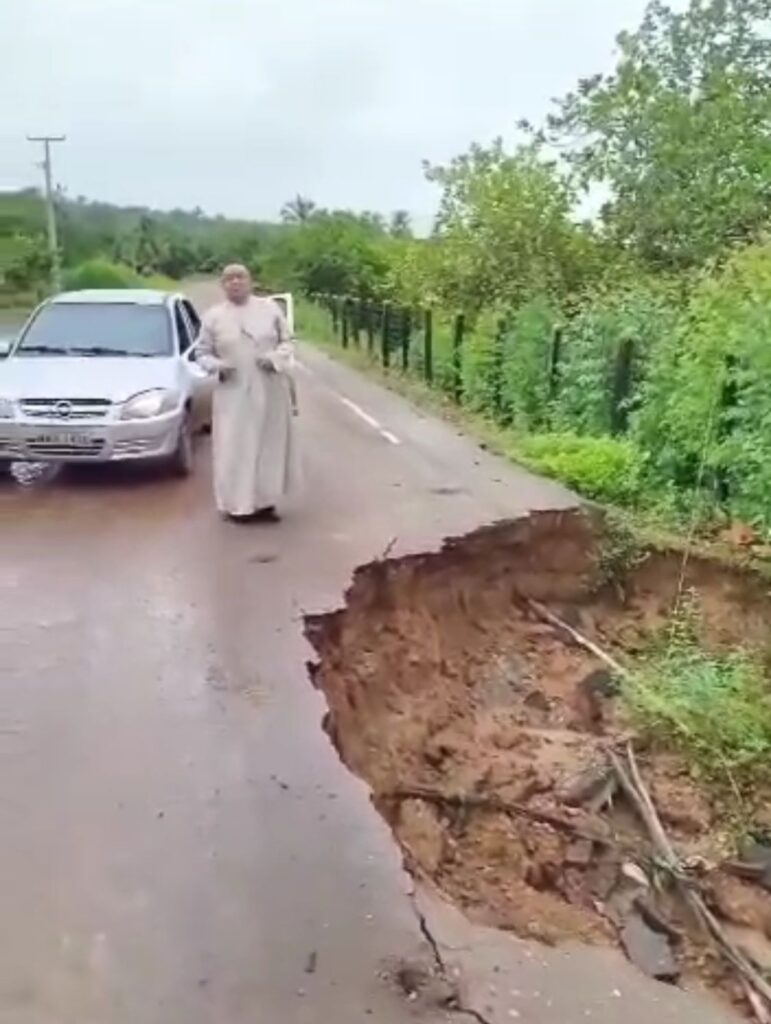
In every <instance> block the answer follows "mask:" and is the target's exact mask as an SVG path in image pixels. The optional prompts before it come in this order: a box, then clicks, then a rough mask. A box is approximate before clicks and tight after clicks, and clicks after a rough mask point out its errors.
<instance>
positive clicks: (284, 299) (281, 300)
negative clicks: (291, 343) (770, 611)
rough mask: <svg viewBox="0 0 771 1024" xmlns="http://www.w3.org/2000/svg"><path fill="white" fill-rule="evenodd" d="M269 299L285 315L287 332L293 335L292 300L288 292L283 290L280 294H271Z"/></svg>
mask: <svg viewBox="0 0 771 1024" xmlns="http://www.w3.org/2000/svg"><path fill="white" fill-rule="evenodd" d="M270 297H271V299H273V301H274V302H275V303H276V304H277V305H278V306H279V307H280V308H281V312H282V313H283V314H284V316H285V317H286V322H287V323H288V324H289V333H290V334H291V336H292V337H294V300H293V298H292V296H291V294H290V293H289V292H283V293H282V294H280V295H271V296H270Z"/></svg>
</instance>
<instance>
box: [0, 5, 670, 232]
mask: <svg viewBox="0 0 771 1024" xmlns="http://www.w3.org/2000/svg"><path fill="white" fill-rule="evenodd" d="M676 6H678V7H682V6H683V2H677V3H676ZM644 7H645V0H0V38H2V58H1V59H0V185H2V186H6V187H8V186H15V185H26V184H31V183H35V182H36V181H37V175H38V173H39V172H38V171H37V170H36V169H35V167H34V159H35V156H36V154H35V152H34V150H33V148H32V147H31V146H30V145H29V144H28V143H26V142H25V141H24V136H25V135H26V133H27V132H31V133H34V134H40V133H44V132H49V133H54V132H62V133H64V132H66V133H67V136H68V140H67V142H66V143H65V144H64V145H62V146H59V147H57V150H56V180H57V181H58V182H59V183H61V184H62V185H63V186H64V187H66V189H67V190H68V192H69V193H70V194H72V195H78V194H84V195H87V196H89V197H92V198H102V199H109V200H112V201H116V202H136V203H143V204H144V203H146V204H149V205H153V206H157V207H173V206H184V207H194V206H197V205H199V206H202V207H203V208H204V209H205V210H207V211H209V212H218V213H219V212H221V213H225V214H233V215H242V216H248V217H266V218H273V217H275V216H276V215H277V213H278V210H279V208H280V207H281V205H282V203H283V202H284V201H285V200H286V199H288V198H290V197H291V196H292V195H293V194H294V193H296V192H302V193H303V194H306V195H309V196H311V197H312V198H314V199H315V200H316V201H317V202H318V203H320V204H322V205H329V206H350V207H355V208H367V209H375V210H381V211H383V212H387V211H390V210H393V209H396V208H406V209H409V210H410V211H411V212H412V213H413V214H414V215H416V217H417V218H418V220H419V222H422V221H425V220H426V219H427V218H428V217H429V216H430V214H431V213H432V211H433V209H434V205H435V195H434V191H433V189H432V187H431V186H429V185H428V184H426V183H424V182H423V180H422V173H421V161H422V159H424V158H427V159H430V160H432V161H443V160H446V159H449V158H450V157H451V156H453V155H454V154H456V153H458V152H461V151H462V150H464V149H466V148H467V146H468V144H469V143H470V142H472V141H473V140H477V141H488V140H490V139H491V138H493V137H494V136H496V135H503V136H505V137H513V134H514V126H515V124H516V122H517V120H518V119H519V118H521V117H529V118H531V119H534V120H539V119H541V118H542V117H543V115H544V114H545V112H546V111H547V110H548V108H549V101H550V98H551V97H553V96H558V95H561V94H563V93H564V92H566V91H567V90H568V89H570V88H571V87H572V86H573V85H574V84H575V82H576V80H577V79H578V78H579V77H580V76H584V75H588V74H592V73H594V72H596V71H600V70H605V69H607V68H608V67H610V66H611V65H612V61H613V52H614V38H615V36H616V34H617V33H618V32H619V30H620V29H622V28H624V27H634V26H636V25H637V24H638V23H639V20H640V17H641V15H642V12H643V9H644Z"/></svg>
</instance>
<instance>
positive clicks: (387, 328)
mask: <svg viewBox="0 0 771 1024" xmlns="http://www.w3.org/2000/svg"><path fill="white" fill-rule="evenodd" d="M390 332H391V307H390V306H389V304H388V303H387V302H384V303H383V322H382V324H381V338H380V353H381V357H382V360H383V367H384V368H385V369H386V370H387V369H388V367H389V366H390V364H391V339H390Z"/></svg>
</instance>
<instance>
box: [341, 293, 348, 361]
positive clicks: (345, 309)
mask: <svg viewBox="0 0 771 1024" xmlns="http://www.w3.org/2000/svg"><path fill="white" fill-rule="evenodd" d="M349 314H350V300H349V299H348V297H347V296H346V297H345V298H344V299H343V307H342V317H341V322H342V327H343V334H342V342H343V348H348V328H349V321H348V317H349Z"/></svg>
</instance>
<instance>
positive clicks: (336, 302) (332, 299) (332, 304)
mask: <svg viewBox="0 0 771 1024" xmlns="http://www.w3.org/2000/svg"><path fill="white" fill-rule="evenodd" d="M329 308H330V310H331V311H332V330H333V331H334V333H335V334H337V333H338V332H339V330H340V299H339V298H338V297H337V295H330V296H329Z"/></svg>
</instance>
